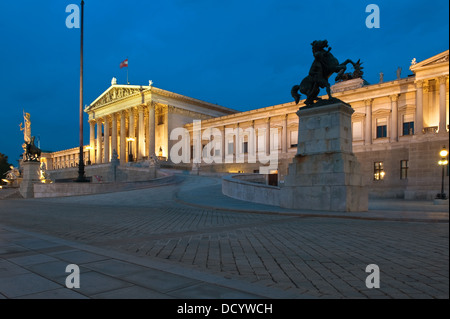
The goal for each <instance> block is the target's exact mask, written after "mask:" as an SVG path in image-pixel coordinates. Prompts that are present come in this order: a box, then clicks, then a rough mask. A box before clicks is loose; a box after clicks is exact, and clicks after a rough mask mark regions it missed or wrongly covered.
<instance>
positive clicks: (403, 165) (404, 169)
mask: <svg viewBox="0 0 450 319" xmlns="http://www.w3.org/2000/svg"><path fill="white" fill-rule="evenodd" d="M407 178H408V161H407V160H402V161H400V179H407Z"/></svg>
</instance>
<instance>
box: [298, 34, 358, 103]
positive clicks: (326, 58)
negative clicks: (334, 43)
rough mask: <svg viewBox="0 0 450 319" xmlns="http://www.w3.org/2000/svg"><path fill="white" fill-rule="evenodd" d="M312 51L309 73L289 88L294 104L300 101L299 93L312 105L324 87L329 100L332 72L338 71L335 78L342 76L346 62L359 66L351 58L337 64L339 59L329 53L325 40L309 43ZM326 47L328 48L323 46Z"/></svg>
mask: <svg viewBox="0 0 450 319" xmlns="http://www.w3.org/2000/svg"><path fill="white" fill-rule="evenodd" d="M311 45H312V51H313V55H314V62H313V63H312V65H311V68H310V70H309V74H308V76H307V77H305V78H304V79H303V80H302V82H301V83H300V85H294V87H292V90H291V95H292V97H293V98H294V99H295V104H298V102H299V101H300V94H299V91H300V93H303V94H305V95H306V100H305V104H306V106H313V105H314V103H315V102H316V101H319V100H321V98H319V97H318V95H319V92H320V88H326V91H327V94H328V98H329V99H330V100H331V99H333V97H332V96H331V89H330V83H329V82H328V78H329V77H330V76H331V75H332V74H333V73H338V75H337V76H336V78H337V79H340V78H342V75H343V74H344V72H345V70H346V69H347V64H349V63H351V64H352V65H353V67H354V68H355V69H356V68H361V67H360V65H361V63H360V62H359V60H358V62H357V63H354V62H353V61H352V60H350V59H347V60H345V61H344V63H341V64H339V61H338V60H337V59H336V58H335V57H334V56H333V54H331V53H330V51H331V47H328V41H327V40H320V41H314V42H313V43H311ZM327 47H328V50H325V48H327Z"/></svg>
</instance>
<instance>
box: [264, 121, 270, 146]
mask: <svg viewBox="0 0 450 319" xmlns="http://www.w3.org/2000/svg"><path fill="white" fill-rule="evenodd" d="M265 142H266V150H265V152H266V155H270V117H268V118H267V119H266V138H265Z"/></svg>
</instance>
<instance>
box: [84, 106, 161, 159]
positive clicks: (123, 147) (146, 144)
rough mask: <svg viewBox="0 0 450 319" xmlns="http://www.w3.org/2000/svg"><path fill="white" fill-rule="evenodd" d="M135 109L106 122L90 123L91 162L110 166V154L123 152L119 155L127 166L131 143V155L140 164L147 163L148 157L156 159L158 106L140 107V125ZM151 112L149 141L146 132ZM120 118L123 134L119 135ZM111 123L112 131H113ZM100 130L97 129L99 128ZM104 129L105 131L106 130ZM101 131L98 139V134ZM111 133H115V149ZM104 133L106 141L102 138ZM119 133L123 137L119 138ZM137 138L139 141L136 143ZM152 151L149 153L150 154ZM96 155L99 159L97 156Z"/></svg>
mask: <svg viewBox="0 0 450 319" xmlns="http://www.w3.org/2000/svg"><path fill="white" fill-rule="evenodd" d="M135 109H136V107H132V108H130V109H128V110H122V111H120V112H118V113H113V114H111V115H107V116H105V117H104V118H98V119H96V120H92V121H90V122H89V124H90V143H89V144H90V158H91V161H92V160H94V156H95V163H108V162H110V160H111V159H110V150H111V151H113V150H116V152H117V151H118V149H119V147H118V146H119V145H120V153H118V155H119V158H120V161H121V162H122V163H123V162H126V161H128V158H127V152H126V151H127V143H129V144H128V145H129V146H128V154H132V155H133V157H135V158H137V159H138V160H141V159H143V157H145V156H146V155H148V156H152V155H154V154H155V105H154V103H150V104H149V105H140V106H138V107H137V109H138V110H137V115H138V118H137V123H136V119H135ZM146 110H147V111H148V128H149V130H148V131H149V132H148V138H147V139H146V134H145V133H146V132H145V111H146ZM127 116H128V129H127V127H126V121H127ZM119 117H120V132H118V128H117V122H118V121H119ZM110 121H111V127H110ZM136 124H137V129H138V135H137V136H136ZM96 127H97V128H96ZM103 128H104V130H103ZM96 131H97V136H95V132H96ZM110 131H111V145H110V139H109V138H110ZM102 132H103V138H102ZM118 133H119V137H118V136H117V134H118ZM136 138H137V139H136ZM146 150H149V151H146ZM95 154H96V155H95Z"/></svg>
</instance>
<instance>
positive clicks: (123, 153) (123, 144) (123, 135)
mask: <svg viewBox="0 0 450 319" xmlns="http://www.w3.org/2000/svg"><path fill="white" fill-rule="evenodd" d="M126 116H127V113H126V111H121V112H120V164H124V163H126V161H127V130H126V129H127V128H126V125H127V123H126V118H125V117H126Z"/></svg>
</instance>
